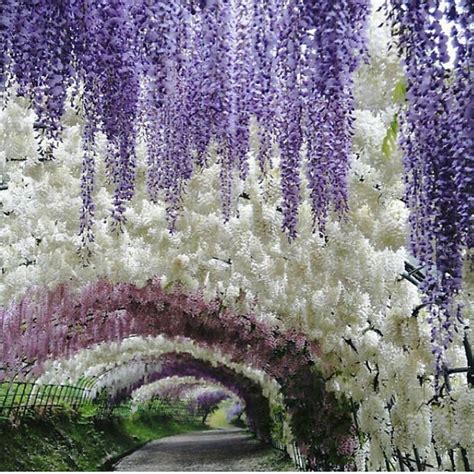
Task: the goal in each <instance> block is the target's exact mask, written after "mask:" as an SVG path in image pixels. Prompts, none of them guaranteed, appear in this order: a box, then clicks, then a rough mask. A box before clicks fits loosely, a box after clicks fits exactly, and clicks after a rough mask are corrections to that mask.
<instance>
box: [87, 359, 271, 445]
mask: <svg viewBox="0 0 474 474" xmlns="http://www.w3.org/2000/svg"><path fill="white" fill-rule="evenodd" d="M155 362H156V361H155ZM153 367H154V368H155V370H154V371H151V372H150V373H147V374H145V375H141V374H137V380H135V381H132V382H131V383H130V384H129V385H127V386H126V387H124V388H122V389H121V390H119V391H118V392H116V393H114V394H113V396H111V397H110V399H109V402H110V404H111V405H115V404H118V403H120V402H122V401H123V400H124V399H126V398H127V397H129V396H130V395H131V394H132V393H133V392H134V391H135V390H137V389H138V388H139V387H141V386H143V385H145V384H148V383H152V382H155V381H157V380H161V379H164V378H166V377H171V376H181V377H187V376H192V377H195V378H196V379H202V380H206V381H210V382H213V383H216V384H218V385H222V386H223V387H225V388H226V389H227V390H229V391H230V392H232V393H234V394H235V395H236V396H237V397H238V398H240V399H242V400H243V401H244V402H245V406H246V411H247V415H248V419H249V423H250V428H251V429H252V431H254V432H255V433H256V434H257V435H258V436H259V437H260V438H261V439H263V440H266V441H269V439H270V428H271V415H270V406H269V400H268V399H267V398H266V397H265V396H264V395H263V394H262V388H261V387H260V386H259V385H258V383H256V382H255V381H253V380H251V379H250V378H249V377H246V376H245V375H243V374H240V373H238V372H236V371H234V370H232V369H231V368H229V367H226V366H225V365H222V364H217V365H215V366H214V365H212V364H211V363H210V362H208V361H204V360H200V359H197V358H195V357H193V356H192V355H191V354H189V353H168V354H164V355H163V356H161V357H160V358H159V364H155V363H154V364H153ZM92 389H93V387H92Z"/></svg>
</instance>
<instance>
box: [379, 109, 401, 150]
mask: <svg viewBox="0 0 474 474" xmlns="http://www.w3.org/2000/svg"><path fill="white" fill-rule="evenodd" d="M397 135H398V115H397V114H395V115H394V116H393V119H392V121H391V122H390V125H389V127H388V129H387V133H386V134H385V137H384V139H383V142H382V154H383V156H384V157H385V158H387V159H388V158H390V157H391V156H392V154H393V152H394V151H395V149H396V147H397Z"/></svg>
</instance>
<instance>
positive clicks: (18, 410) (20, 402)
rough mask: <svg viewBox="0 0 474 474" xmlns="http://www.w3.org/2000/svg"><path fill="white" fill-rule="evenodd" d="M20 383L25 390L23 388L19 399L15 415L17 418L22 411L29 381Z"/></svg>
mask: <svg viewBox="0 0 474 474" xmlns="http://www.w3.org/2000/svg"><path fill="white" fill-rule="evenodd" d="M20 385H21V388H22V389H23V390H21V394H20V398H19V400H18V404H17V409H16V411H15V415H14V417H15V418H17V417H18V414H19V413H20V411H21V407H22V403H23V395H24V394H25V391H26V385H27V383H26V382H21V383H20Z"/></svg>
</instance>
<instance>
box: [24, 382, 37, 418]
mask: <svg viewBox="0 0 474 474" xmlns="http://www.w3.org/2000/svg"><path fill="white" fill-rule="evenodd" d="M34 386H35V384H34V383H32V382H30V383H29V384H28V387H29V388H30V390H29V392H28V396H27V397H26V403H25V408H24V409H23V413H22V414H21V417H22V418H23V417H24V416H25V415H26V412H27V411H28V408H29V406H30V399H31V394H32V393H33V388H34Z"/></svg>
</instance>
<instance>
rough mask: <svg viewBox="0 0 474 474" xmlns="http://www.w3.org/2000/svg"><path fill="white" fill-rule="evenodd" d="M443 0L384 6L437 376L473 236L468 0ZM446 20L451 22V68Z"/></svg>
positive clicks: (455, 324)
mask: <svg viewBox="0 0 474 474" xmlns="http://www.w3.org/2000/svg"><path fill="white" fill-rule="evenodd" d="M447 3H448V5H447V8H446V9H443V7H442V6H441V5H438V4H433V3H432V2H416V1H409V2H406V1H403V2H402V1H398V0H392V2H391V4H392V9H391V10H390V12H389V19H390V20H391V22H392V25H393V29H394V33H395V36H396V40H397V42H398V46H399V48H400V50H401V51H402V53H403V55H404V65H405V72H406V79H407V83H408V92H407V99H408V109H407V112H406V115H405V118H404V135H403V137H402V148H403V150H404V153H405V156H404V166H405V184H406V203H407V205H408V207H409V209H410V217H409V220H410V224H411V225H410V247H411V251H412V253H413V255H415V256H416V257H417V258H418V260H419V261H420V262H421V264H422V265H423V266H424V269H425V272H426V279H425V283H424V286H423V290H424V293H425V298H424V303H425V305H427V306H428V307H429V321H430V324H431V342H432V345H433V349H432V351H433V354H434V358H435V365H436V372H437V376H438V377H437V378H439V376H440V375H441V373H442V371H443V370H444V366H445V357H444V356H445V352H446V349H447V348H448V347H449V345H450V343H451V342H452V340H453V335H454V332H455V331H458V330H459V328H460V324H459V322H461V308H460V307H459V306H458V304H457V303H456V301H455V296H456V295H457V293H458V292H459V290H460V289H461V287H462V272H463V262H464V253H465V249H466V247H469V246H470V245H469V242H468V239H469V238H470V237H469V235H471V238H472V228H471V229H470V225H472V224H470V222H469V220H470V217H471V216H472V202H473V189H472V121H470V117H469V108H470V107H471V110H472V105H470V98H471V94H472V89H471V85H470V83H469V80H468V76H467V74H468V72H467V71H468V66H467V64H468V62H469V61H472V43H471V44H470V41H472V40H469V37H468V30H467V28H468V26H467V25H468V24H469V23H470V24H472V21H473V16H472V7H469V6H468V5H467V4H465V5H464V6H460V5H459V4H460V3H462V2H454V1H450V2H447ZM456 4H458V6H460V8H456ZM469 18H470V20H469ZM443 19H444V21H448V20H449V21H451V22H453V23H454V25H453V26H452V30H451V31H452V35H453V38H454V41H453V45H454V47H455V49H456V58H455V60H454V69H452V68H451V66H450V65H449V61H450V57H449V54H448V34H447V32H446V31H445V29H444V28H443V26H442V21H443ZM471 102H472V101H471ZM469 132H471V136H469Z"/></svg>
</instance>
